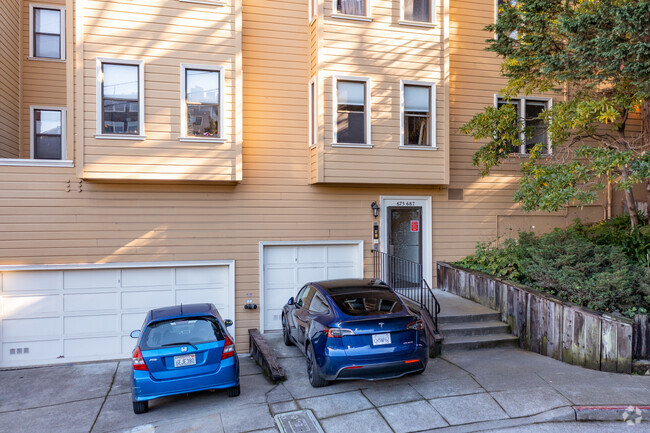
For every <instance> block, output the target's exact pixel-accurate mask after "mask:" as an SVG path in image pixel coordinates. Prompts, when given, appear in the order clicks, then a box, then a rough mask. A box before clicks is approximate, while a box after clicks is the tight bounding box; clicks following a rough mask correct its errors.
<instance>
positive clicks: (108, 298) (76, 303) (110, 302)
mask: <svg viewBox="0 0 650 433" xmlns="http://www.w3.org/2000/svg"><path fill="white" fill-rule="evenodd" d="M118 308H119V296H118V294H117V293H115V292H113V293H83V294H81V293H80V294H73V295H63V311H65V312H66V313H68V312H70V313H75V312H86V311H103V310H116V309H118Z"/></svg>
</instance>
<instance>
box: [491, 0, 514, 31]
mask: <svg viewBox="0 0 650 433" xmlns="http://www.w3.org/2000/svg"><path fill="white" fill-rule="evenodd" d="M515 7H517V0H496V6H495V8H494V10H495V13H494V22H496V21H497V20H498V19H499V15H500V14H501V13H503V12H504V11H505V10H506V9H508V8H515ZM495 38H496V35H495ZM510 38H512V39H518V38H519V33H518V32H517V31H516V30H515V31H513V32H512V33H510Z"/></svg>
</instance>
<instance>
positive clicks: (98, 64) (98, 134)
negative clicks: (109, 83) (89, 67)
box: [95, 57, 147, 141]
mask: <svg viewBox="0 0 650 433" xmlns="http://www.w3.org/2000/svg"><path fill="white" fill-rule="evenodd" d="M104 63H117V64H123V65H136V66H138V105H139V107H138V110H139V113H138V114H139V115H138V130H139V131H140V134H139V135H131V134H103V133H102V83H103V81H104V80H103V76H102V64H104ZM96 68H97V69H96V73H95V76H96V81H97V86H96V103H97V105H96V111H97V113H96V115H97V117H96V122H97V128H96V131H97V132H96V134H95V138H101V139H109V140H138V141H140V140H145V139H146V138H147V136H146V135H145V132H144V93H145V92H144V60H134V59H114V58H108V57H97V61H96Z"/></svg>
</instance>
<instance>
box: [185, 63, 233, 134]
mask: <svg viewBox="0 0 650 433" xmlns="http://www.w3.org/2000/svg"><path fill="white" fill-rule="evenodd" d="M223 81H224V77H223V68H221V67H214V66H203V65H181V92H182V93H181V100H182V102H181V112H182V120H181V123H182V126H181V140H183V139H185V140H208V141H220V140H222V139H223V87H224V84H223Z"/></svg>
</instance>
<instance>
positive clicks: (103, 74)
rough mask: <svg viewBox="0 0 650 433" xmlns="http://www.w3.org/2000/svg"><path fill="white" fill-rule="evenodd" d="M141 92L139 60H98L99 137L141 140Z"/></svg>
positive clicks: (142, 91) (142, 68)
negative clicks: (135, 138) (139, 138)
mask: <svg viewBox="0 0 650 433" xmlns="http://www.w3.org/2000/svg"><path fill="white" fill-rule="evenodd" d="M143 93H144V64H143V62H142V61H140V60H113V59H97V109H98V115H97V120H98V130H97V133H98V135H100V136H101V135H106V136H116V137H119V136H122V137H127V138H128V137H141V136H142V135H143V134H144V94H143Z"/></svg>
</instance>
